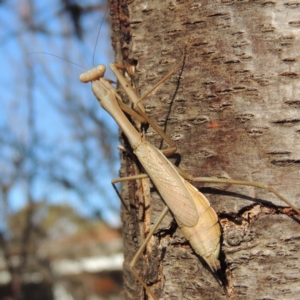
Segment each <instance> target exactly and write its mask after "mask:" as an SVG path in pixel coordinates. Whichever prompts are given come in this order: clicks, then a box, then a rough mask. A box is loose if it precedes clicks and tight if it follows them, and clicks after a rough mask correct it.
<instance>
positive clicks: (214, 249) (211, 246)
mask: <svg viewBox="0 0 300 300" xmlns="http://www.w3.org/2000/svg"><path fill="white" fill-rule="evenodd" d="M180 63H181V62H180ZM114 67H116V65H113V64H112V65H111V68H112V70H113V71H114V72H115V74H116V76H117V78H118V79H119V80H120V83H121V85H122V87H123V88H124V90H125V92H126V93H127V95H129V99H130V100H131V101H132V103H133V105H134V108H135V109H136V111H137V112H133V111H131V109H130V108H126V109H125V108H123V104H122V99H121V98H120V96H119V95H118V94H117V93H116V90H115V89H114V88H113V87H112V86H111V85H110V83H109V82H108V81H107V80H106V79H104V78H101V76H103V75H104V71H103V70H104V69H103V68H102V69H101V72H100V73H99V74H98V75H100V76H99V79H98V80H96V78H97V76H98V75H97V76H96V77H93V76H91V78H92V79H90V80H92V90H93V92H94V94H95V96H96V98H97V99H98V100H99V102H100V104H101V106H102V107H103V108H104V109H105V110H106V111H107V112H108V113H109V114H110V115H111V116H112V117H113V118H114V119H115V121H116V122H117V123H118V125H119V126H120V128H121V130H122V131H123V133H124V134H125V135H126V136H127V138H128V141H129V143H130V145H131V147H132V149H133V152H134V154H135V155H136V156H137V158H138V160H139V161H140V163H141V164H142V166H143V167H144V169H145V171H146V172H147V174H148V175H149V177H150V178H151V180H152V182H153V183H154V185H155V186H156V188H157V190H158V191H159V193H160V195H161V196H162V198H163V199H164V201H165V202H166V204H167V205H168V208H169V209H170V210H171V211H172V213H173V215H174V217H175V219H176V221H177V223H178V225H179V227H180V228H181V230H182V232H183V234H184V235H185V237H186V238H187V239H188V240H189V241H190V244H191V245H192V247H193V248H194V250H195V252H196V253H197V254H199V255H200V256H202V257H203V259H204V260H205V261H206V262H207V264H208V265H209V266H210V268H211V269H212V270H213V271H216V270H218V269H219V268H220V263H219V260H218V256H219V250H220V235H221V230H220V226H219V224H218V218H217V215H216V213H215V212H214V210H213V209H212V208H211V206H210V204H209V202H208V200H207V199H206V198H205V196H204V195H203V194H201V193H200V192H199V191H198V190H197V189H196V188H195V187H194V186H192V185H191V184H190V183H189V182H187V181H186V180H184V179H183V177H182V176H184V177H186V178H187V179H188V180H191V181H196V182H222V183H229V184H240V185H250V186H253V187H258V188H263V189H266V190H268V191H270V192H272V193H274V194H275V195H276V196H278V197H279V198H280V199H281V200H282V201H284V202H285V203H287V204H288V205H289V206H291V207H292V208H293V209H294V210H295V211H296V212H297V213H298V214H300V211H299V209H298V208H297V207H295V206H294V205H292V204H291V203H290V202H289V201H288V200H287V199H285V198H284V197H283V196H281V195H280V194H279V193H278V192H276V191H275V190H274V189H273V188H271V187H269V186H266V185H263V184H261V183H257V182H246V181H238V180H231V179H217V178H202V177H196V178H194V177H192V176H190V175H188V174H186V173H184V172H183V171H178V169H176V167H175V166H173V165H172V164H171V163H170V162H169V161H168V159H167V158H166V157H165V156H164V154H170V153H174V151H176V146H175V145H174V142H173V141H172V140H171V138H170V137H168V136H167V135H166V134H165V133H164V132H163V131H162V130H161V129H160V128H159V127H158V126H157V125H156V124H155V123H154V122H152V120H150V118H149V117H148V116H147V115H146V114H145V112H144V110H143V106H142V103H141V101H140V100H141V99H143V98H144V97H145V96H143V97H141V98H139V97H138V96H137V95H136V93H135V92H134V90H133V89H132V88H131V86H130V84H129V83H128V82H127V81H126V79H125V78H124V77H123V76H122V75H121V74H120V73H119V71H118V69H119V68H121V67H119V66H117V67H116V68H115V69H114ZM178 67H179V66H177V68H175V70H176V69H178ZM174 72H175V71H172V72H171V73H170V74H171V75H172V74H173V73H174ZM92 73H93V72H91V73H89V74H85V75H84V74H83V75H82V76H81V79H84V81H85V82H87V81H89V78H88V77H89V75H91V74H92ZM170 74H169V75H168V76H167V77H166V78H164V79H163V80H161V81H160V82H159V84H161V83H162V82H163V81H164V80H166V79H167V78H168V77H169V76H171V75H170ZM157 86H158V85H156V86H155V87H157ZM152 90H153V89H152ZM152 90H151V91H152ZM151 91H150V92H151ZM150 92H148V93H146V95H148V94H149V93H150ZM122 108H123V109H124V110H126V112H127V113H129V114H131V115H132V116H134V115H135V114H136V113H138V114H139V115H140V117H141V119H144V120H145V121H146V122H148V123H149V124H150V125H151V126H152V127H153V128H154V129H155V130H157V132H158V133H159V134H160V135H161V136H162V137H163V138H164V139H165V140H166V141H167V143H168V144H169V145H170V146H171V149H167V150H163V152H162V151H160V150H158V149H157V148H155V147H154V146H152V145H151V144H149V143H148V142H147V141H145V139H144V138H141V136H140V134H139V132H137V131H136V129H135V128H134V127H133V125H132V124H131V123H130V122H129V120H128V119H127V117H126V116H125V115H124V113H123V112H122ZM163 153H164V154H163ZM180 174H181V175H180ZM139 178H141V177H139ZM127 179H128V178H127ZM119 181H120V180H119ZM122 181H123V180H122ZM166 212H167V208H165V209H164V210H163V213H162V214H161V216H160V218H159V220H158V221H157V222H156V223H155V226H154V227H157V226H158V225H159V223H160V221H161V219H162V218H163V217H164V215H165V214H166ZM155 229H156V228H154V229H152V230H151V232H150V233H151V234H152V233H153V232H154V231H155ZM150 237H151V235H150V234H149V237H147V239H146V241H145V242H144V243H143V245H142V247H141V248H140V249H139V250H138V253H137V254H136V256H135V257H134V259H133V261H132V263H131V268H132V269H133V273H134V275H135V276H136V278H137V279H138V280H139V281H140V282H141V283H142V284H143V286H144V287H145V288H146V290H147V291H148V292H149V293H150V294H151V295H152V297H153V298H154V299H157V298H156V297H155V296H154V294H153V293H152V292H151V291H150V289H149V288H148V287H147V285H146V284H145V283H144V282H143V281H142V279H141V278H140V277H139V276H138V275H137V273H136V272H135V271H134V265H135V263H136V261H137V259H138V258H139V256H140V255H141V253H142V252H143V249H144V248H145V245H146V244H147V241H148V240H149V239H150Z"/></svg>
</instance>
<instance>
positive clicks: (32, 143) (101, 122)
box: [0, 0, 121, 300]
mask: <svg viewBox="0 0 300 300" xmlns="http://www.w3.org/2000/svg"><path fill="white" fill-rule="evenodd" d="M107 9H108V4H107V2H106V1H100V0H98V1H95V0H94V1H93V0H90V1H85V2H84V3H82V1H78V2H76V1H71V0H54V1H37V0H23V1H22V0H19V1H18V0H14V1H1V3H0V16H1V17H0V27H1V32H0V45H1V52H2V53H1V54H2V55H1V56H0V60H1V62H0V63H1V67H2V72H1V77H0V85H1V98H0V101H1V111H0V114H1V116H0V141H1V147H0V170H1V176H0V187H1V191H0V192H1V193H0V205H1V210H0V213H1V218H0V219H1V220H2V221H1V222H0V231H1V236H0V237H1V239H0V251H1V253H0V254H1V257H0V298H1V299H18V300H19V299H54V298H57V297H59V298H57V299H63V296H62V295H63V293H64V292H63V291H65V290H66V286H68V290H69V291H68V292H67V293H68V294H69V297H73V298H68V299H77V298H78V295H81V296H80V297H81V298H80V299H89V297H91V295H94V294H95V293H96V292H95V291H93V289H92V288H87V286H88V285H91V282H92V280H91V278H90V279H89V280H87V279H86V278H85V279H84V280H83V279H78V278H77V279H76V287H77V288H76V289H75V288H74V286H73V285H72V284H71V283H72V282H73V283H74V278H73V281H72V280H71V281H70V279H68V280H66V276H65V275H64V277H61V274H62V273H61V272H60V273H59V272H58V271H56V273H55V271H54V269H53V265H56V266H59V263H61V262H62V260H63V259H67V258H68V259H75V260H76V261H77V262H78V261H79V260H80V259H82V258H83V257H96V256H98V255H99V253H100V252H101V251H100V250H99V248H97V249H98V251H95V250H93V251H92V250H90V249H89V243H92V244H93V243H94V244H97V245H98V246H99V245H102V244H104V248H105V247H106V248H107V247H108V246H107V241H109V243H111V240H110V238H109V237H105V238H103V232H111V235H112V237H113V240H116V241H119V242H116V244H115V245H116V247H115V248H114V249H115V250H110V254H112V253H113V255H117V254H118V253H121V252H120V251H121V244H120V233H119V229H118V226H119V218H118V211H119V200H118V199H117V197H116V195H115V194H114V192H113V190H112V189H111V186H110V180H111V178H113V177H117V170H118V165H119V162H118V152H117V145H118V141H117V136H118V133H117V127H116V126H115V124H114V123H113V121H111V120H110V119H109V117H106V115H105V112H103V111H102V110H101V109H98V103H97V101H96V100H95V99H94V97H93V95H92V93H91V91H90V87H89V86H88V85H83V84H81V83H80V82H79V80H78V76H79V75H80V73H81V72H82V71H84V69H81V68H80V67H78V66H76V65H73V64H71V63H69V62H67V61H64V60H63V59H65V60H68V61H73V62H74V63H76V64H79V65H82V66H84V68H87V69H88V68H90V67H92V66H93V64H94V62H92V59H93V51H94V47H95V43H96V37H97V34H98V30H99V25H100V23H101V21H102V19H103V18H104V15H105V12H106V10H107ZM108 16H109V13H106V17H105V20H104V22H103V26H102V28H101V33H100V40H99V46H98V48H97V50H96V56H95V58H96V60H97V61H98V63H100V62H101V63H103V64H106V65H107V64H108V63H109V62H111V61H112V59H113V58H112V57H113V55H112V48H111V41H110V24H109V18H108ZM36 52H47V53H48V54H53V55H56V56H59V57H61V58H62V59H59V58H56V57H53V56H51V55H47V54H42V53H36ZM96 63H97V62H96ZM96 63H95V64H96ZM107 77H110V78H111V77H112V75H111V74H108V75H107ZM100 232H102V233H101V234H100ZM91 233H92V234H91ZM81 235H83V236H86V237H87V236H89V237H90V238H89V241H88V242H87V240H85V241H84V245H85V246H86V247H87V249H86V253H83V252H81V250H80V251H79V250H78V253H76V251H77V250H76V251H75V249H79V248H80V247H79V246H80V243H81V242H82V241H81ZM71 240H72V241H71ZM74 243H75V245H76V247H75V246H72V245H73V244H74ZM56 245H60V247H61V248H60V250H61V251H60V252H59V253H56V254H55V255H54V254H53V249H55V246H56ZM70 245H71V246H70ZM102 246H103V245H102ZM99 247H100V246H99ZM70 248H72V250H73V252H72V255H71V256H72V257H70V253H69V250H66V249H70ZM83 248H85V247H83ZM47 249H52V250H51V251H50V250H49V251H48V250H47ZM74 251H75V252H74ZM114 251H115V253H114ZM104 252H105V251H104ZM76 255H77V256H76ZM104 257H106V259H108V260H109V258H107V257H108V253H105V254H104ZM53 260H55V264H54V263H53ZM106 271H107V270H106ZM119 271H120V270H119ZM84 272H87V271H84ZM95 272H96V273H97V271H95ZM95 272H94V273H95ZM75 273H76V272H75ZM79 273H80V272H79ZM79 273H78V272H77V273H76V274H77V275H78V274H79ZM34 274H35V275H34ZM58 274H60V275H58ZM68 274H69V275H70V274H73V273H72V272H71V273H68ZM69 275H68V276H69ZM77 275H76V276H77ZM72 276H74V274H73V275H72ZM117 277H118V279H117V280H116V282H118V283H119V284H120V280H121V279H120V276H119V275H118V276H117ZM62 278H63V282H64V283H65V284H63V283H62ZM80 280H81V281H80ZM79 281H80V282H81V284H78V282H79ZM33 283H34V284H37V283H38V284H40V285H41V286H43V285H44V286H47V288H43V289H41V290H40V289H38V288H37V287H36V286H35V288H34V289H30V288H29V287H30V285H31V284H33ZM88 283H89V284H88ZM63 286H64V287H63ZM97 286H98V289H99V284H98V285H97ZM80 287H82V288H80ZM118 289H119V287H118V288H117V289H116V290H117V291H119V290H118ZM33 290H34V291H35V296H34V295H33V294H32V291H33ZM37 291H41V292H46V291H47V293H48V296H46V295H43V296H42V297H41V295H40V294H38V292H37ZM114 292H115V290H114ZM47 293H46V294H47ZM65 293H66V292H65ZM76 293H77V294H76ZM96 294H97V293H96ZM98 294H99V293H98ZM58 295H59V296H58ZM76 295H77V296H76ZM97 297H99V298H93V299H104V298H101V297H100V296H99V295H98V296H97ZM108 297H109V296H108V294H106V296H105V299H110V298H108ZM66 299H67V298H66ZM111 299H117V298H111Z"/></svg>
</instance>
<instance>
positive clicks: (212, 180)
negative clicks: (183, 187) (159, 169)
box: [177, 168, 300, 215]
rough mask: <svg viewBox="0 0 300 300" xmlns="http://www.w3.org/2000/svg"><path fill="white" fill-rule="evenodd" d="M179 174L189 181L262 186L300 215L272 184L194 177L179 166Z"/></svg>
mask: <svg viewBox="0 0 300 300" xmlns="http://www.w3.org/2000/svg"><path fill="white" fill-rule="evenodd" d="M177 171H178V172H179V174H180V175H181V176H182V177H183V178H185V179H186V180H188V181H192V182H201V183H227V184H235V185H245V186H252V187H256V188H260V189H263V190H266V191H268V192H270V193H272V194H274V195H275V196H277V198H279V199H280V200H281V201H283V202H284V203H286V204H287V205H288V206H289V207H291V208H292V209H293V210H294V211H295V212H296V213H297V214H299V215H300V210H299V208H297V207H296V206H295V205H294V204H293V203H291V202H290V201H289V200H288V199H286V198H285V197H284V196H282V195H281V194H280V193H278V192H277V191H276V190H275V189H274V188H273V187H272V186H269V185H266V184H264V183H261V182H253V181H243V180H234V179H224V178H216V177H193V176H191V175H190V174H188V173H186V172H185V171H183V170H181V169H180V168H177Z"/></svg>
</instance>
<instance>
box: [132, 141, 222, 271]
mask: <svg viewBox="0 0 300 300" xmlns="http://www.w3.org/2000/svg"><path fill="white" fill-rule="evenodd" d="M134 153H135V155H136V156H137V157H138V159H139V161H140V163H141V164H142V165H143V167H144V168H145V170H146V172H147V174H148V175H149V177H150V178H151V180H152V181H153V183H154V184H155V186H156V188H157V190H158V191H159V193H160V194H161V196H162V198H163V199H164V201H165V202H166V203H167V205H168V207H169V208H170V210H171V211H172V213H173V214H174V217H175V219H176V221H177V223H178V225H179V227H180V228H181V230H182V233H183V234H184V236H185V237H186V239H187V240H189V242H190V244H191V245H192V247H193V249H194V250H195V252H196V253H197V254H198V255H200V256H201V257H203V259H204V260H205V261H206V262H207V264H208V265H209V267H210V268H211V269H212V270H213V271H216V270H218V269H219V268H220V262H219V260H218V257H219V253H220V236H221V230H220V225H219V223H218V217H217V214H216V213H215V211H214V210H213V208H212V207H211V206H210V203H209V201H208V200H207V199H206V197H205V196H204V195H203V194H202V193H200V192H199V191H198V190H197V189H196V188H195V187H194V186H192V185H191V184H190V183H189V182H187V181H186V180H184V179H183V178H182V177H181V176H180V175H179V174H178V172H177V170H176V169H175V167H174V166H173V165H172V164H171V163H170V162H169V161H168V160H167V159H166V158H165V156H164V155H163V154H162V153H161V152H160V151H159V150H158V149H156V148H155V147H154V146H152V145H151V144H149V143H147V142H144V141H141V143H140V144H139V145H138V146H137V147H136V149H134Z"/></svg>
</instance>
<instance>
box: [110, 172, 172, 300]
mask: <svg viewBox="0 0 300 300" xmlns="http://www.w3.org/2000/svg"><path fill="white" fill-rule="evenodd" d="M148 177H149V176H148V175H147V174H139V175H136V176H130V177H122V178H116V179H113V180H112V181H111V183H112V186H113V188H114V190H115V191H116V193H117V195H118V197H119V198H120V200H121V202H122V204H123V205H124V206H125V208H126V210H127V211H129V209H128V207H127V205H126V204H125V201H124V200H123V199H122V197H121V195H120V192H119V190H118V189H117V187H116V185H115V184H116V183H118V182H124V181H129V180H136V179H143V178H148ZM168 211H169V208H168V207H167V206H165V208H164V209H163V211H162V212H161V214H160V215H159V217H158V218H157V220H156V221H155V223H154V225H153V226H152V228H151V230H150V232H149V233H148V235H147V237H146V239H145V240H144V241H143V243H142V245H141V246H140V248H139V249H138V251H137V252H136V254H135V255H134V257H133V259H132V260H131V262H130V264H129V266H130V270H131V272H132V274H133V275H134V277H135V278H136V279H137V280H138V281H139V282H140V283H141V284H142V286H143V287H144V288H145V290H146V292H147V293H148V294H149V295H151V297H152V298H153V299H154V300H158V298H157V297H156V296H155V295H154V293H153V292H152V291H151V289H150V288H149V287H148V286H147V284H146V283H145V282H144V281H143V279H142V278H141V277H140V275H139V274H138V273H137V271H136V270H135V265H136V263H137V261H138V260H139V258H140V257H141V255H142V254H143V252H144V250H145V248H146V246H147V244H148V242H149V240H150V239H151V237H152V236H153V234H154V232H155V231H156V229H157V228H158V226H159V224H160V223H161V221H162V220H163V218H164V217H165V216H166V214H167V212H168Z"/></svg>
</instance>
